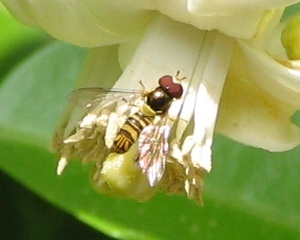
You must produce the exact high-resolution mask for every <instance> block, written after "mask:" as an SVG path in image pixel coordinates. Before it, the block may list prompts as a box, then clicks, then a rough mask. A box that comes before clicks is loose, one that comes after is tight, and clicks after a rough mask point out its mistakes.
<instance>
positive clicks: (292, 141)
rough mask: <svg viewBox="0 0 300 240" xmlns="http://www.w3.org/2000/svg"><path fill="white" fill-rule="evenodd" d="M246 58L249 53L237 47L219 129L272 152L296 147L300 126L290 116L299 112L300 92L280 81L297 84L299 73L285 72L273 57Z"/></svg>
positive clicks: (227, 83) (218, 125)
mask: <svg viewBox="0 0 300 240" xmlns="http://www.w3.org/2000/svg"><path fill="white" fill-rule="evenodd" d="M247 47H249V46H247ZM247 53H248V52H247ZM261 54H262V55H264V53H262V52H261ZM260 57H262V56H260ZM264 57H266V56H264ZM246 59H249V55H247V58H245V57H244V56H243V54H242V53H241V51H240V50H239V49H237V51H236V54H235V57H234V59H233V62H232V64H231V69H230V71H229V75H228V80H227V82H226V85H225V88H224V92H223V96H222V101H221V107H220V112H219V118H218V122H217V131H218V132H219V133H222V134H224V135H226V136H229V137H230V138H232V139H234V140H236V141H238V142H241V143H243V144H246V145H250V146H254V147H260V148H264V149H267V150H269V151H285V150H289V149H292V148H294V147H296V146H297V145H298V144H299V143H300V129H299V128H298V127H297V126H295V125H293V124H292V123H291V120H290V118H291V116H292V115H293V113H294V112H295V111H296V107H295V106H296V103H297V99H298V106H299V102H300V95H299V92H298V93H297V92H295V91H294V90H293V89H291V88H289V87H290V86H285V85H281V84H279V83H280V82H283V81H284V80H286V78H289V79H288V80H287V82H288V83H289V81H291V82H293V83H294V84H295V83H296V82H295V76H293V75H292V74H289V73H288V71H287V72H285V73H284V74H283V73H282V68H281V67H280V66H278V65H276V64H275V63H274V60H272V59H271V58H270V59H268V61H267V60H266V59H265V61H259V59H260V58H256V59H255V60H254V58H252V59H251V60H250V61H246ZM260 60H261V59H260ZM270 61H271V63H270ZM271 66H272V68H271ZM282 74H283V75H282ZM282 78H283V79H282ZM254 79H255V80H256V82H254V81H253V80H254ZM257 83H258V84H260V86H261V85H262V86H264V87H265V88H264V89H262V88H260V86H258V85H257Z"/></svg>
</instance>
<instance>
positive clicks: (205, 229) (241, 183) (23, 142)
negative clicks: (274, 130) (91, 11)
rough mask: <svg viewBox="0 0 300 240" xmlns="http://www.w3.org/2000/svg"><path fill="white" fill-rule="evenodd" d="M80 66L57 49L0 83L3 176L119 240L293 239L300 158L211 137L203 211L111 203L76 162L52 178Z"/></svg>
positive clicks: (174, 200) (171, 200) (163, 201)
mask: <svg viewBox="0 0 300 240" xmlns="http://www.w3.org/2000/svg"><path fill="white" fill-rule="evenodd" d="M112 52H113V53H114V54H111V53H112ZM105 53H107V54H108V55H107V56H109V57H111V56H112V55H114V56H117V48H116V47H115V46H112V47H107V48H104V49H103V54H104V57H103V58H104V59H105ZM85 58H86V51H85V50H83V49H80V48H77V47H73V46H70V45H67V44H62V43H55V44H52V45H49V46H48V47H46V48H44V49H43V50H41V51H39V52H37V53H36V54H35V55H33V56H32V57H30V58H29V59H28V60H27V61H26V62H24V63H23V64H22V65H21V66H20V67H19V68H17V69H16V70H15V71H14V72H12V73H11V74H10V75H9V76H8V77H7V78H6V79H5V80H4V83H3V84H2V86H1V88H0V109H1V114H0V154H1V157H0V167H1V168H2V169H3V170H4V171H6V172H7V173H8V174H10V175H11V176H13V177H14V178H15V179H17V180H18V181H20V182H21V183H22V184H24V185H25V186H27V187H28V188H30V189H31V190H32V191H34V192H35V193H37V194H39V195H40V196H42V197H43V198H45V199H47V200H48V201H49V202H51V203H52V204H55V205H57V206H59V207H60V208H62V209H64V210H65V211H67V212H69V213H71V214H72V215H74V216H75V217H76V218H78V219H80V220H82V221H83V222H85V223H87V224H89V225H91V226H93V227H94V228H96V229H98V230H100V231H103V232H105V233H107V234H109V235H110V236H113V237H116V238H120V239H131V240H133V239H143V240H147V239H153V240H154V239H162V240H163V239H186V240H189V239H193V240H194V239H218V240H219V239H249V240H250V239H251V240H252V239H262V240H265V239H272V240H273V239H293V240H294V239H300V215H299V212H300V204H299V202H300V190H299V189H300V174H299V173H298V172H299V169H300V161H299V160H298V156H299V154H300V149H299V148H298V149H295V150H294V151H290V152H287V153H279V154H278V153H276V154H271V153H267V152H265V151H262V150H256V149H253V148H249V147H245V146H242V145H239V144H236V143H233V142H232V141H229V140H227V139H225V138H223V137H220V136H217V137H216V141H215V144H214V170H213V172H212V173H211V174H209V175H208V176H207V179H206V182H205V189H204V206H203V207H200V206H198V205H197V204H196V203H194V202H192V201H190V200H188V199H186V198H185V197H184V196H181V197H178V196H165V195H164V194H159V195H158V196H156V197H155V198H154V199H153V200H151V201H150V202H147V203H137V202H133V201H131V200H121V199H111V198H108V197H106V196H103V195H101V194H98V193H97V192H96V191H95V190H94V189H93V187H92V186H91V180H90V178H89V177H90V175H91V171H92V166H89V165H82V164H81V163H80V162H79V161H71V162H70V164H69V166H68V168H67V169H66V171H65V173H64V174H63V175H62V176H60V177H58V176H56V175H55V168H56V162H57V161H56V156H55V155H54V154H51V153H50V152H49V150H48V146H49V145H50V142H51V137H52V134H53V132H54V129H55V126H56V125H57V122H58V119H59V116H60V113H61V111H62V109H63V107H64V105H65V104H66V100H67V95H68V93H69V92H70V91H71V90H72V88H73V86H74V85H75V80H76V79H77V78H78V75H79V73H80V70H81V66H82V64H83V61H84V59H85ZM110 60H111V59H110ZM66 229H67V226H66Z"/></svg>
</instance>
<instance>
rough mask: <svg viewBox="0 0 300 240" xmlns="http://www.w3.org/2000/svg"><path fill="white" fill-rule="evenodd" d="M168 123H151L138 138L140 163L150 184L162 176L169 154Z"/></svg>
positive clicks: (153, 183) (155, 182)
mask: <svg viewBox="0 0 300 240" xmlns="http://www.w3.org/2000/svg"><path fill="white" fill-rule="evenodd" d="M169 134H170V127H169V126H168V125H149V126H147V127H145V128H144V129H143V131H142V132H141V135H140V137H139V140H138V145H139V159H138V162H139V165H140V167H141V169H142V171H143V172H144V173H145V174H146V175H147V178H148V181H149V184H150V186H154V185H156V184H157V182H158V181H159V180H160V179H161V178H162V176H163V173H164V171H165V165H166V159H167V155H168V149H169V143H168V138H169Z"/></svg>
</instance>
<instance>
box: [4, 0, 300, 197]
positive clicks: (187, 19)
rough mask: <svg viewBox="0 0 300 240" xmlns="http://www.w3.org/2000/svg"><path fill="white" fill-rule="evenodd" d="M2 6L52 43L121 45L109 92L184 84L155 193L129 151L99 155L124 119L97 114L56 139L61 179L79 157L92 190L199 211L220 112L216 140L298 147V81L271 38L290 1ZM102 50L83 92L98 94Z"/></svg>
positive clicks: (95, 54) (72, 118) (70, 123)
mask: <svg viewBox="0 0 300 240" xmlns="http://www.w3.org/2000/svg"><path fill="white" fill-rule="evenodd" d="M3 2H4V4H5V5H6V6H7V7H8V9H10V11H11V12H12V13H13V14H15V15H16V17H17V18H18V19H20V20H21V21H23V22H25V23H27V24H30V25H33V26H39V27H41V28H43V29H45V30H46V31H47V32H49V33H50V34H51V35H53V36H55V37H56V38H58V39H61V40H65V41H68V42H71V43H73V44H77V45H80V46H85V47H97V46H103V45H109V44H115V43H119V44H120V45H119V54H118V61H119V63H120V65H121V66H122V68H123V73H122V75H121V76H120V77H119V79H118V81H117V82H116V83H115V85H114V87H115V88H122V89H137V85H138V82H139V81H140V80H142V82H143V84H144V85H145V88H146V89H147V90H151V89H153V88H155V87H156V86H157V79H159V78H160V77H161V76H163V75H175V73H176V72H177V71H178V70H179V71H180V73H181V75H183V76H184V77H186V80H184V81H182V85H183V87H184V90H185V91H184V92H185V93H184V96H183V97H182V99H181V100H179V101H174V102H173V104H172V106H171V108H170V110H169V115H170V118H171V119H172V117H177V115H178V114H179V115H178V121H177V122H176V124H174V127H173V132H174V134H173V135H172V138H171V139H170V142H171V143H170V155H169V158H168V162H167V168H166V170H165V172H164V177H163V179H162V180H161V182H160V183H158V184H157V185H155V186H154V187H152V186H149V184H148V182H147V179H146V176H145V174H143V172H142V171H141V169H139V168H138V167H137V164H136V162H135V159H136V158H137V151H138V150H137V146H136V145H133V146H132V148H130V150H129V151H128V152H126V153H125V154H121V155H119V154H116V153H112V154H111V155H109V156H108V158H107V159H106V160H105V159H103V156H105V153H103V149H101V146H103V145H105V146H106V147H109V146H111V145H112V143H113V140H114V137H115V134H116V132H117V131H118V129H119V127H120V126H122V124H123V123H124V121H125V120H126V118H123V119H122V118H119V116H122V114H119V115H111V114H116V112H108V113H107V112H103V111H102V110H103V109H100V110H99V108H97V107H96V108H95V109H93V110H91V111H89V112H88V114H87V115H85V116H83V119H82V120H81V121H80V122H79V123H78V125H77V128H76V130H75V131H74V128H75V124H76V122H77V121H78V118H77V117H76V115H78V112H77V111H75V109H72V110H71V114H69V115H67V117H66V118H65V121H64V122H63V124H62V126H63V127H61V128H60V129H59V130H58V132H57V136H56V138H55V148H56V150H57V151H59V152H60V153H61V155H62V157H61V160H60V162H59V166H58V174H60V173H61V172H62V170H63V169H64V168H65V166H66V165H67V163H68V161H69V158H70V157H74V156H76V157H79V158H82V159H83V161H94V162H95V163H96V165H97V170H96V174H95V176H94V179H95V181H96V185H97V186H98V188H99V189H100V191H103V192H106V193H108V194H112V195H117V196H124V197H132V198H135V199H137V200H140V201H143V200H146V199H148V198H150V197H151V196H152V195H153V194H154V193H155V191H157V189H166V190H167V191H168V192H169V193H181V192H185V193H186V194H187V196H188V197H189V198H192V199H195V200H196V201H198V202H201V190H202V179H203V175H204V173H205V172H209V171H210V170H211V168H212V164H211V146H212V143H213V134H214V129H215V124H216V120H217V116H218V112H219V118H218V124H217V130H218V131H219V132H220V133H223V134H225V135H227V136H230V137H231V138H232V139H235V140H237V141H240V142H242V143H244V144H247V145H251V146H255V147H261V148H264V149H267V150H270V151H285V150H288V149H291V148H293V147H295V146H297V145H298V144H299V143H300V130H299V128H298V127H296V126H295V125H293V124H292V123H291V121H290V118H291V116H292V114H293V113H294V112H296V111H297V110H298V109H299V105H300V81H299V80H300V74H299V71H298V70H297V69H291V68H289V67H287V66H286V64H285V65H283V64H282V62H285V63H286V62H289V61H288V60H286V59H285V61H283V59H278V49H279V48H281V49H283V48H282V47H278V41H279V39H280V38H279V36H278V35H276V34H275V33H277V32H279V31H278V29H279V26H280V25H279V20H280V17H281V15H282V13H283V7H285V6H288V5H290V4H292V3H295V2H297V1H283V0H281V1H280V0H277V1H274V0H273V1H267V0H265V1H233V0H232V1H221V0H219V1H214V2H211V1H205V0H202V1H200V0H189V1H168V0H166V1H159V2H154V1H146V0H144V1H142V0H139V1H134V0H130V1H128V0H127V1H121V0H120V1H104V0H103V1H76V3H74V1H51V2H47V1H35V2H28V1H20V0H18V1H13V0H10V1H3ZM172 19H173V20H172ZM209 30H211V31H209ZM271 40H272V41H271ZM273 40H274V41H273ZM270 41H271V43H272V44H270ZM274 46H277V47H274ZM109 49H110V48H105V47H103V48H94V49H92V50H91V54H90V58H89V60H88V61H87V62H88V64H87V66H86V70H85V74H84V76H83V79H84V81H83V82H82V86H95V84H97V85H100V86H101V85H103V84H104V83H103V81H102V82H101V80H103V79H100V77H99V79H100V80H99V81H98V77H97V76H101V78H103V75H105V74H106V72H105V70H106V69H102V70H100V69H99V68H95V66H94V64H96V63H98V62H100V63H101V62H102V63H104V61H103V60H99V59H101V58H102V59H103V54H104V53H105V52H107V51H109ZM111 49H112V48H111ZM274 50H276V51H274ZM281 52H283V51H281ZM101 54H102V55H101ZM112 59H113V61H114V62H116V60H117V59H116V56H114V57H113V58H111V59H110V60H111V61H112ZM114 66H115V64H114ZM91 76H93V77H91ZM95 76H96V77H95ZM107 76H108V75H107ZM107 79H109V77H107ZM226 79H227V82H226V84H225V80H226ZM108 82H109V80H108ZM224 84H225V88H224V92H223V87H224ZM222 93H223V95H222ZM221 96H222V102H221V105H222V106H221V109H220V111H219V105H220V100H221ZM123 107H124V106H123ZM117 109H118V108H117ZM128 109H130V106H127V107H126V109H125V110H124V109H123V108H122V111H123V112H126V110H128ZM117 111H119V110H117ZM120 111H121V110H120ZM116 116H117V117H116ZM81 117H82V116H81ZM107 129H109V131H107ZM106 132H108V133H109V134H107V133H106ZM150 185H151V184H150Z"/></svg>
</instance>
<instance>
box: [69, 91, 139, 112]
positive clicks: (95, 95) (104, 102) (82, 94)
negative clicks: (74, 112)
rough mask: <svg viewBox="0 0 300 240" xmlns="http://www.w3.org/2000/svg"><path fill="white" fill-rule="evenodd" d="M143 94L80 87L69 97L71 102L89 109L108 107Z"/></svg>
mask: <svg viewBox="0 0 300 240" xmlns="http://www.w3.org/2000/svg"><path fill="white" fill-rule="evenodd" d="M141 95H142V91H138V90H123V89H113V88H100V87H99V88H97V87H93V88H80V89H76V90H74V91H73V92H72V93H71V94H70V97H69V102H70V104H73V105H75V106H78V107H83V108H87V109H92V108H94V107H97V108H107V107H110V106H111V105H116V104H118V103H120V102H133V101H134V100H135V99H137V98H138V97H140V96H141Z"/></svg>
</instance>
